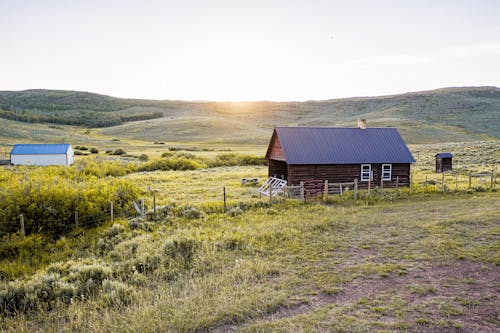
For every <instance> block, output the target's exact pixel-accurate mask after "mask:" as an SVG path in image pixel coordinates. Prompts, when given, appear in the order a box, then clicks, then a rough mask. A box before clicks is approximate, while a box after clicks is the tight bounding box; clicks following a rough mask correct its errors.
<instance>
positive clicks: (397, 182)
mask: <svg viewBox="0 0 500 333" xmlns="http://www.w3.org/2000/svg"><path fill="white" fill-rule="evenodd" d="M410 186H411V185H410ZM396 188H399V176H397V177H396Z"/></svg>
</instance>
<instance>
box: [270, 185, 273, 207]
mask: <svg viewBox="0 0 500 333" xmlns="http://www.w3.org/2000/svg"><path fill="white" fill-rule="evenodd" d="M269 202H270V203H273V184H272V183H269Z"/></svg>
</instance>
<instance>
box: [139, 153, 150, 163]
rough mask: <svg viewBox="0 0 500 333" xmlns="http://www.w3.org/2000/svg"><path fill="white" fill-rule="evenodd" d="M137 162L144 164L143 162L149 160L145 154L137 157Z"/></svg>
mask: <svg viewBox="0 0 500 333" xmlns="http://www.w3.org/2000/svg"><path fill="white" fill-rule="evenodd" d="M139 160H141V161H144V162H145V161H147V160H149V156H148V155H146V154H141V155H139Z"/></svg>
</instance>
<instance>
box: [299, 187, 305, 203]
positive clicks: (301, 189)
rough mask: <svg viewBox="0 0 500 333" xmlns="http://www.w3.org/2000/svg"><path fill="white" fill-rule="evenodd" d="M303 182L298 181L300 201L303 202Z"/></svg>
mask: <svg viewBox="0 0 500 333" xmlns="http://www.w3.org/2000/svg"><path fill="white" fill-rule="evenodd" d="M304 192H305V191H304V182H300V202H301V203H304V202H305V201H306V196H305V193H304Z"/></svg>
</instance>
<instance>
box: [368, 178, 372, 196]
mask: <svg viewBox="0 0 500 333" xmlns="http://www.w3.org/2000/svg"><path fill="white" fill-rule="evenodd" d="M371 187H372V180H371V177H370V178H368V196H370V190H371Z"/></svg>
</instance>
